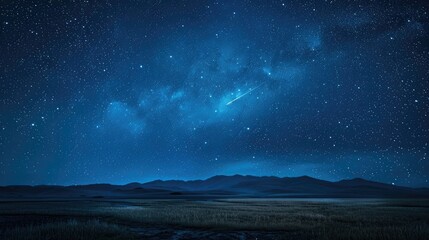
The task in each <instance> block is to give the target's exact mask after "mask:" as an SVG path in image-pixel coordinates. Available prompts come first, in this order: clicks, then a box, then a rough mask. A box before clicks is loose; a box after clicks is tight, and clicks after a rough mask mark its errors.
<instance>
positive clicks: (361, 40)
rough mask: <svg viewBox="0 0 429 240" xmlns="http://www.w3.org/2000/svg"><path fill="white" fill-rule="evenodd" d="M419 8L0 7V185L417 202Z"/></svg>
mask: <svg viewBox="0 0 429 240" xmlns="http://www.w3.org/2000/svg"><path fill="white" fill-rule="evenodd" d="M424 2H425V1H418V0H415V1H355V2H353V1H330V0H328V1H322V0H318V1H316V0H315V1H305V0H296V1H287V0H284V1H268V0H266V1H265V0H263V1H262V0H261V1H250V0H248V1H244V0H243V1H227V0H225V1H204V0H201V1H200V0H198V1H197V0H193V1H179V0H174V1H173V0H172V1H164V0H147V1H130V0H116V1H92V0H86V1H78V0H75V1H66V2H65V3H59V2H57V1H11V0H6V1H1V3H0V14H1V16H0V71H1V72H0V73H1V75H0V99H1V101H0V108H1V112H0V185H7V184H66V185H68V184H86V183H100V182H107V183H114V184H123V183H128V182H134V181H138V182H145V181H149V180H154V179H183V180H188V179H204V178H208V177H211V176H213V175H219V174H222V175H233V174H250V175H257V176H262V175H270V176H280V177H285V176H291V177H292V176H301V175H308V176H312V177H316V178H321V179H326V180H331V181H335V180H340V179H344V178H355V177H362V178H366V179H370V180H374V181H381V182H386V183H389V184H396V185H405V186H413V187H418V186H426V187H428V186H429V163H428V161H429V159H428V158H429V156H428V153H429V146H428V142H429V120H428V115H429V95H428V94H429V83H428V82H429V71H428V69H429V68H428V66H429V34H428V31H429V7H428V5H427V4H425V3H424Z"/></svg>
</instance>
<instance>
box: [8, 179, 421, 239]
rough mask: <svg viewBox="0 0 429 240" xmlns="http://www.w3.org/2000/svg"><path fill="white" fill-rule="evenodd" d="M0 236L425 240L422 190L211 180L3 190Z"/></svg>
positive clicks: (355, 182) (357, 182)
mask: <svg viewBox="0 0 429 240" xmlns="http://www.w3.org/2000/svg"><path fill="white" fill-rule="evenodd" d="M0 196H1V200H0V239H5V240H23V239H28V240H30V239H31V240H42V239H43V240H45V239H61V240H76V239H80V240H87V239H106V240H110V239H117V240H118V239H296V240H298V239H304V240H305V239H329V240H336V239H369V240H372V239H374V240H375V239H380V240H381V239H397V240H400V239H422V240H423V239H427V236H429V201H428V190H427V189H414V188H406V187H397V186H392V185H388V184H383V183H377V182H371V181H366V180H363V179H352V180H343V181H339V182H328V181H323V180H318V179H314V178H310V177H298V178H277V177H253V176H240V175H235V176H230V177H227V176H215V177H212V178H209V179H207V180H202V181H200V180H198V181H153V182H149V183H144V184H140V183H131V184H127V185H121V186H119V185H109V184H94V185H83V186H67V187H64V186H7V187H1V188H0Z"/></svg>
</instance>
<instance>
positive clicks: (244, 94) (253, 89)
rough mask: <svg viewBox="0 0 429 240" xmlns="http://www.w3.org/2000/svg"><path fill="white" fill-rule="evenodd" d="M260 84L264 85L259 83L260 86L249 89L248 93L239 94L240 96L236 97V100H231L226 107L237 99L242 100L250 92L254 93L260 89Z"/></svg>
mask: <svg viewBox="0 0 429 240" xmlns="http://www.w3.org/2000/svg"><path fill="white" fill-rule="evenodd" d="M262 84H264V83H261V84H259V85H258V86H256V87H254V88H251V89H250V90H249V91H247V92H245V93H243V94H241V95H240V96H238V97H236V98H234V99H232V100H231V101H229V102H228V103H227V104H226V105H227V106H228V105H231V104H232V103H233V102H235V101H237V100H238V99H240V98H242V97H244V96H246V95H247V94H249V93H251V92H253V91H255V90H256V89H258V88H260V87H261V86H262Z"/></svg>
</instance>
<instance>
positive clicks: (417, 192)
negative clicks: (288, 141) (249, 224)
mask: <svg viewBox="0 0 429 240" xmlns="http://www.w3.org/2000/svg"><path fill="white" fill-rule="evenodd" d="M237 197H240V198H242V197H252V198H258V197H260V198H284V197H287V198H425V197H429V189H427V188H408V187H401V186H394V185H390V184H384V183H379V182H372V181H368V180H365V179H361V178H355V179H350V180H342V181H338V182H329V181H324V180H320V179H316V178H311V177H308V176H303V177H284V178H279V177H256V176H242V175H234V176H214V177H211V178H208V179H206V180H193V181H182V180H168V181H162V180H157V181H152V182H147V183H136V182H135V183H129V184H126V185H110V184H90V185H74V186H49V185H40V186H5V187H0V198H3V199H7V198H10V199H14V198H67V199H70V198H162V199H168V198H237Z"/></svg>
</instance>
